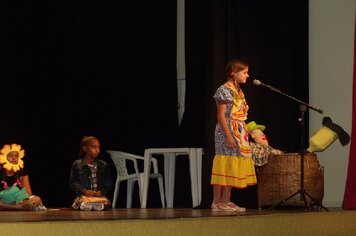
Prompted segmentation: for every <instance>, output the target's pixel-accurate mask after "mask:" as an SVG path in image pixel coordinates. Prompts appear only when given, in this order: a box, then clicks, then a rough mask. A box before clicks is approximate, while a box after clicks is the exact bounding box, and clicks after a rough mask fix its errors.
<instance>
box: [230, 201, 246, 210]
mask: <svg viewBox="0 0 356 236" xmlns="http://www.w3.org/2000/svg"><path fill="white" fill-rule="evenodd" d="M226 206H228V207H230V208H231V209H233V211H240V212H244V211H246V208H244V207H239V206H238V205H236V204H235V203H233V202H228V203H226Z"/></svg>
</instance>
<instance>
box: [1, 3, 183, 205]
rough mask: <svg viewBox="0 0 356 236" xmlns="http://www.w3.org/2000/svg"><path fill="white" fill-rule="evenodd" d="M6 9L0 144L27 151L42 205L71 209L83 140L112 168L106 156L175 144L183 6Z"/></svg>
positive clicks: (23, 6) (21, 5)
mask: <svg viewBox="0 0 356 236" xmlns="http://www.w3.org/2000/svg"><path fill="white" fill-rule="evenodd" d="M0 11H1V13H0V17H1V19H0V24H1V25H0V35H1V36H0V40H1V41H0V42H1V43H0V51H1V53H0V60H1V64H0V73H1V74H0V77H1V79H0V89H1V107H2V118H1V121H0V124H1V125H0V128H1V130H0V139H1V140H0V141H1V142H0V145H1V146H2V145H3V144H5V143H12V142H16V143H19V144H21V145H22V146H23V147H24V148H25V151H26V156H25V158H24V162H25V165H26V167H27V168H28V169H29V171H30V181H31V184H32V188H33V192H34V193H35V194H37V195H39V196H41V198H42V199H43V202H44V204H45V206H47V207H57V206H62V207H68V206H70V204H71V202H72V200H73V198H72V197H73V192H72V191H71V190H70V189H69V187H68V177H69V171H70V166H71V164H72V162H73V161H74V160H75V159H77V153H78V148H79V141H80V138H81V136H83V135H95V136H97V137H98V138H99V139H100V140H101V142H102V151H103V152H102V154H103V155H102V158H103V159H105V160H107V161H108V162H110V160H109V158H108V156H107V155H105V152H104V151H105V150H106V149H116V150H122V151H128V152H132V153H135V154H140V155H143V150H144V148H148V147H167V146H176V145H177V142H178V140H177V132H178V114H177V75H176V1H166V0H158V1H112V0H103V1H68V0H61V1H2V2H1V6H0ZM113 177H115V172H114V169H113ZM121 189H122V190H123V191H124V188H123V187H122V188H121ZM124 199H125V200H120V203H118V204H119V206H124V205H125V202H126V197H125V195H124Z"/></svg>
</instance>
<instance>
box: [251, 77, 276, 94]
mask: <svg viewBox="0 0 356 236" xmlns="http://www.w3.org/2000/svg"><path fill="white" fill-rule="evenodd" d="M252 83H253V84H254V85H256V86H259V85H262V86H263V87H266V88H269V89H270V90H273V91H275V92H281V91H279V89H276V88H274V87H272V86H271V85H269V84H265V83H262V82H261V81H259V80H258V79H254V80H253V81H252Z"/></svg>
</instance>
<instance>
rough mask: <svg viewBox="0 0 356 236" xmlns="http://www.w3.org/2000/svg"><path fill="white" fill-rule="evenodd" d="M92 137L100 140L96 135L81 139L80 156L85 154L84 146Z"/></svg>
mask: <svg viewBox="0 0 356 236" xmlns="http://www.w3.org/2000/svg"><path fill="white" fill-rule="evenodd" d="M91 139H96V140H98V139H97V138H96V137H94V136H83V137H82V139H81V141H80V145H79V158H83V157H84V155H85V152H84V151H83V147H84V146H85V145H87V143H88V142H89V140H91Z"/></svg>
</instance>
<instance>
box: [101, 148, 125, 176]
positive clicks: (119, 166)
mask: <svg viewBox="0 0 356 236" xmlns="http://www.w3.org/2000/svg"><path fill="white" fill-rule="evenodd" d="M106 152H107V153H109V154H110V157H111V159H112V160H113V162H114V164H115V168H116V171H117V175H120V176H125V175H128V172H127V167H126V157H127V153H125V152H121V151H112V150H107V151H106Z"/></svg>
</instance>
